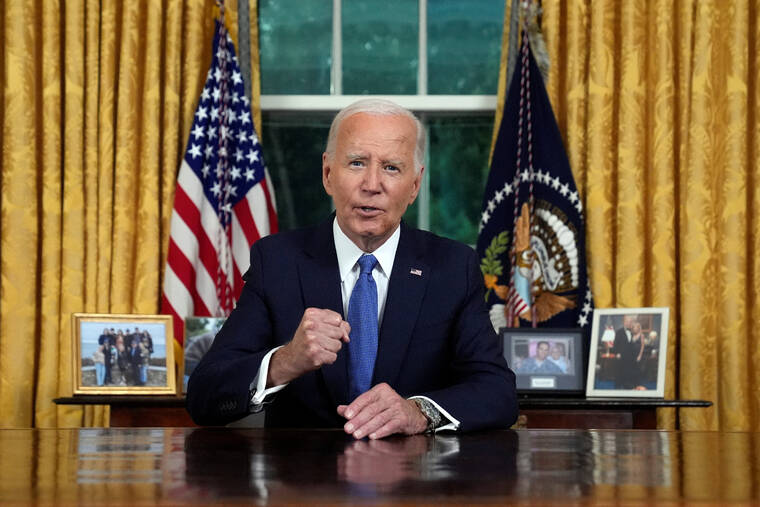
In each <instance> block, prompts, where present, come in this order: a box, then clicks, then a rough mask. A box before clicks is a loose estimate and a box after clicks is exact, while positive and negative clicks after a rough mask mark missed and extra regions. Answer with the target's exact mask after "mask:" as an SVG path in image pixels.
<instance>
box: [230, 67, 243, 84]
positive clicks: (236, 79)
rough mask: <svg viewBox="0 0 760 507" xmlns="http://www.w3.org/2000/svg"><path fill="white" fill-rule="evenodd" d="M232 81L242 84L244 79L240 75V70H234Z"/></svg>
mask: <svg viewBox="0 0 760 507" xmlns="http://www.w3.org/2000/svg"><path fill="white" fill-rule="evenodd" d="M232 82H233V83H235V84H240V83H242V82H243V79H242V78H241V77H240V72H238V71H236V70H234V71H232Z"/></svg>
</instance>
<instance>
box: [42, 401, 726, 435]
mask: <svg viewBox="0 0 760 507" xmlns="http://www.w3.org/2000/svg"><path fill="white" fill-rule="evenodd" d="M54 401H55V402H56V403H58V404H65V405H110V406H111V427H139V426H155V427H171V426H195V424H193V421H192V420H191V419H190V416H189V415H188V413H187V411H186V410H185V398H184V397H180V396H84V395H83V396H75V397H71V398H57V399H56V400H54ZM519 403H520V419H519V420H518V426H519V427H521V428H567V429H594V428H595V429H657V409H658V408H662V407H677V408H684V407H709V406H710V405H712V403H711V402H709V401H702V400H659V399H648V398H589V399H586V398H520V400H519Z"/></svg>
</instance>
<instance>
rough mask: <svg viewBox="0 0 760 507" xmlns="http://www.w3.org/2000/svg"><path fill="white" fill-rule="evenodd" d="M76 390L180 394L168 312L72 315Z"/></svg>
mask: <svg viewBox="0 0 760 507" xmlns="http://www.w3.org/2000/svg"><path fill="white" fill-rule="evenodd" d="M71 321H72V334H71V336H72V342H73V349H72V358H73V370H72V371H73V375H72V376H73V388H74V394H75V395H76V394H103V395H122V394H124V395H133V394H141V395H144V394H176V392H177V384H176V379H175V372H174V354H173V351H174V346H173V343H172V340H173V336H174V334H173V332H172V320H171V316H170V315H122V314H98V313H75V314H73V315H72V318H71Z"/></svg>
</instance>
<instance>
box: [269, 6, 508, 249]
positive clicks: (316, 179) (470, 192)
mask: <svg viewBox="0 0 760 507" xmlns="http://www.w3.org/2000/svg"><path fill="white" fill-rule="evenodd" d="M503 19H504V2H501V1H498V0H420V1H419V2H411V1H409V0H333V1H332V2H329V1H327V0H260V2H259V28H260V51H261V83H262V99H261V105H262V110H263V120H264V121H263V123H264V124H263V132H262V138H263V143H264V146H265V156H266V160H267V166H268V168H269V171H270V174H271V175H272V180H273V183H274V185H275V189H276V192H277V207H278V214H279V219H280V227H281V229H282V230H286V229H292V228H296V227H302V226H305V225H310V224H315V223H317V222H319V221H320V220H322V219H323V218H324V217H325V216H326V215H327V214H328V213H329V211H330V209H331V202H330V199H329V197H327V196H326V195H325V194H324V192H322V190H321V188H322V187H321V185H322V183H321V156H322V152H323V151H324V143H325V140H326V138H327V131H328V129H329V127H330V122H331V120H332V117H333V116H334V115H335V113H336V112H337V111H338V110H339V109H340V108H342V107H344V106H345V105H347V104H349V103H351V102H353V101H354V100H356V99H357V98H359V96H361V95H370V94H371V95H385V96H388V98H390V99H392V100H394V101H396V102H398V103H399V104H401V105H403V106H405V107H407V108H409V109H411V110H413V111H414V112H415V113H416V114H417V115H418V116H419V117H420V119H421V120H422V122H423V124H424V125H425V128H426V129H427V133H428V143H429V146H428V152H427V159H426V161H425V167H426V170H425V178H424V181H423V186H422V190H421V192H420V195H419V197H418V198H417V201H416V202H415V203H414V205H413V206H411V207H410V208H409V210H407V213H406V215H405V217H404V219H405V220H406V221H407V222H409V223H410V224H413V225H416V226H417V227H420V228H423V229H428V230H431V231H433V232H435V233H437V234H440V235H442V236H447V237H450V238H453V239H457V240H460V241H463V242H465V243H469V244H474V243H475V241H476V239H477V224H478V219H479V217H480V204H481V199H482V192H483V188H484V187H485V181H486V176H487V173H488V153H489V149H490V142H491V132H492V128H493V112H494V108H495V104H496V97H495V94H496V86H497V80H498V71H499V56H500V51H501V31H502V23H503Z"/></svg>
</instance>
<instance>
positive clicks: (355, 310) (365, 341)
mask: <svg viewBox="0 0 760 507" xmlns="http://www.w3.org/2000/svg"><path fill="white" fill-rule="evenodd" d="M376 264H377V259H375V256H374V255H371V254H369V255H366V254H365V255H362V256H361V257H359V267H360V268H361V273H360V274H359V279H358V280H357V281H356V285H354V290H353V291H352V292H351V299H349V301H348V323H349V324H350V325H351V334H350V338H351V341H350V342H349V344H348V368H349V395H350V400H351V401H353V400H354V399H355V398H356V397H357V396H359V395H360V394H362V393H363V392H365V391H368V390H369V388H370V385H371V384H372V371H373V370H374V368H375V357H377V285H375V279H374V278H372V269H373V268H374V267H375V265H376Z"/></svg>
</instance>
